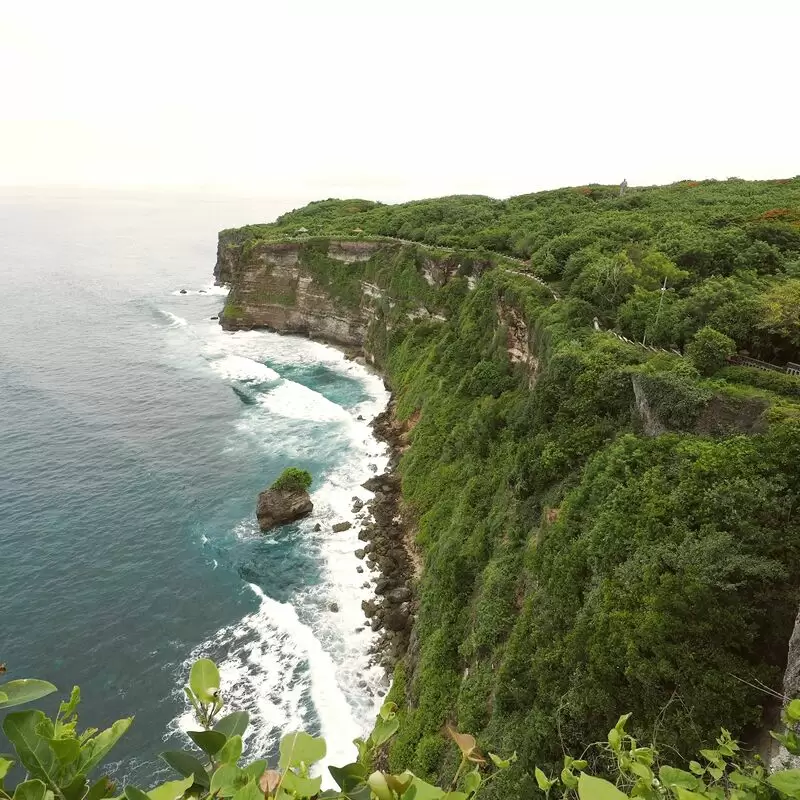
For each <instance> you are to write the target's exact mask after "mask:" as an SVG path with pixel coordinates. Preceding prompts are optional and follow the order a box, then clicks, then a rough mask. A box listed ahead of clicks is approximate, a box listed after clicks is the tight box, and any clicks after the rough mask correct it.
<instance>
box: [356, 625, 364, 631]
mask: <svg viewBox="0 0 800 800" xmlns="http://www.w3.org/2000/svg"><path fill="white" fill-rule="evenodd" d="M363 630H364V626H363V625H360V626H359V627H358V628H356V629H355V632H356V633H361V632H362V631H363Z"/></svg>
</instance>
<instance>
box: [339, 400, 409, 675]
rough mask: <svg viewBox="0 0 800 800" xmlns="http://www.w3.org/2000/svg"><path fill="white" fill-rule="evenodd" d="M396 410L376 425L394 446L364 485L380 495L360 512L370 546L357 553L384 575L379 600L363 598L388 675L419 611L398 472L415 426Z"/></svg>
mask: <svg viewBox="0 0 800 800" xmlns="http://www.w3.org/2000/svg"><path fill="white" fill-rule="evenodd" d="M394 408H395V404H394V400H391V401H390V402H389V404H388V406H387V407H386V409H385V410H384V411H382V412H381V413H380V414H378V416H377V417H375V419H374V420H373V421H372V423H371V427H372V431H373V435H374V436H375V438H376V439H378V440H379V441H381V442H385V443H386V444H387V445H388V446H389V450H390V456H389V463H388V465H387V468H386V472H384V473H383V474H382V475H376V476H375V477H373V478H370V479H369V480H368V481H366V482H365V483H364V484H362V485H363V486H364V488H365V489H369V490H370V491H371V492H374V493H375V497H374V498H373V499H372V500H369V501H368V502H367V503H365V504H364V506H363V510H362V509H355V510H357V511H359V512H360V513H363V519H364V525H363V527H362V529H361V530H360V531H359V534H358V538H359V539H361V540H362V541H363V542H365V544H364V547H363V548H360V549H358V550H356V556H357V557H358V558H360V559H364V560H366V563H367V565H368V566H369V567H371V568H373V569H377V570H378V571H379V573H380V576H379V577H378V578H377V579H375V583H374V588H375V598H374V599H369V600H364V601H363V602H362V604H361V607H362V609H363V611H364V614H365V616H366V617H367V620H368V624H369V626H370V627H371V628H372V630H373V631H375V632H376V633H380V636H379V638H378V640H377V641H376V643H375V645H374V646H373V648H372V656H373V662H372V663H374V664H380V665H381V666H382V667H383V668H384V669H386V670H387V672H389V671H391V670H392V669H393V668H394V665H395V664H396V663H397V662H398V661H399V660H400V659H401V658H402V657H403V656H404V655H405V653H406V651H407V650H408V646H409V640H410V637H411V630H412V628H413V624H414V620H415V617H416V611H417V602H416V599H415V594H414V578H415V577H416V571H417V567H416V563H417V562H416V559H415V557H414V554H413V550H412V547H413V540H412V534H413V524H412V522H411V519H410V515H409V514H408V512H407V511H406V510H405V509H404V508H403V505H402V496H401V488H400V475H399V474H398V471H397V465H398V462H399V461H400V456H401V455H402V453H403V451H404V450H405V449H406V448H407V447H408V433H409V432H410V429H411V426H410V425H408V424H404V423H398V422H396V421H395V420H394ZM359 502H360V501H359ZM354 508H355V507H354ZM357 569H359V571H363V569H364V568H363V567H362V566H359V567H357Z"/></svg>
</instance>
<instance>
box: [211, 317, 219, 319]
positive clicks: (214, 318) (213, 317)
mask: <svg viewBox="0 0 800 800" xmlns="http://www.w3.org/2000/svg"><path fill="white" fill-rule="evenodd" d="M209 319H219V317H209Z"/></svg>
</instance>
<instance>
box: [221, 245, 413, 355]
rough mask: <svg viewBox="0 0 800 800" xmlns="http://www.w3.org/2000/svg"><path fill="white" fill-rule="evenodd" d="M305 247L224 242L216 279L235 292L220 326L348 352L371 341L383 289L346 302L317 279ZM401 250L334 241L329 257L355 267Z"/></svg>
mask: <svg viewBox="0 0 800 800" xmlns="http://www.w3.org/2000/svg"><path fill="white" fill-rule="evenodd" d="M306 247H307V245H304V244H303V243H302V242H273V243H267V242H263V243H257V244H255V245H254V246H252V247H249V248H248V247H247V245H241V244H237V243H235V242H230V241H226V240H225V238H224V237H223V236H221V237H220V243H219V246H218V250H217V265H216V268H215V271H214V274H215V277H216V278H217V280H218V281H219V282H221V283H228V284H230V286H231V292H230V294H229V296H228V301H227V303H226V306H225V310H224V312H223V314H222V317H221V324H222V326H223V328H225V329H226V330H243V329H244V330H247V329H251V328H268V329H270V330H275V331H278V332H280V333H295V334H305V335H307V336H312V337H314V338H316V339H321V340H324V341H328V342H331V343H334V344H338V345H342V346H345V347H361V346H363V344H364V341H365V339H366V336H367V328H368V327H369V323H370V321H371V320H372V317H373V312H374V306H375V303H376V301H377V300H378V299H380V291H379V289H378V287H376V286H374V285H372V284H369V283H367V282H366V281H363V282H362V291H361V297H360V300H359V301H358V302H357V303H353V302H349V303H345V302H342V301H341V299H337V297H336V296H335V295H334V294H332V293H331V292H330V290H329V289H328V287H326V286H325V285H324V284H322V283H320V282H319V281H318V280H315V277H314V274H313V271H312V270H311V269H309V267H308V266H307V265H306V264H305V263H304V255H305V254H306V252H307V250H306ZM387 247H397V245H394V244H391V243H385V242H358V241H356V242H348V241H331V242H330V243H328V246H327V251H326V253H325V255H327V257H328V258H329V259H332V260H333V261H337V262H340V263H342V264H346V265H353V264H357V263H360V262H364V261H368V260H369V259H370V258H371V257H372V256H373V255H374V254H375V253H376V252H378V251H379V250H381V249H385V248H387Z"/></svg>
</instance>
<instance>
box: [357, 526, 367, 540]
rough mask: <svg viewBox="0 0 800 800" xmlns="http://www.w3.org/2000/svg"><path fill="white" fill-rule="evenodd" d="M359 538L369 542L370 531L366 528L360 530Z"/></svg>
mask: <svg viewBox="0 0 800 800" xmlns="http://www.w3.org/2000/svg"><path fill="white" fill-rule="evenodd" d="M358 538H359V539H361V541H362V542H368V541H369V531H368V530H365V529H364V530H360V531H359V532H358Z"/></svg>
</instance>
